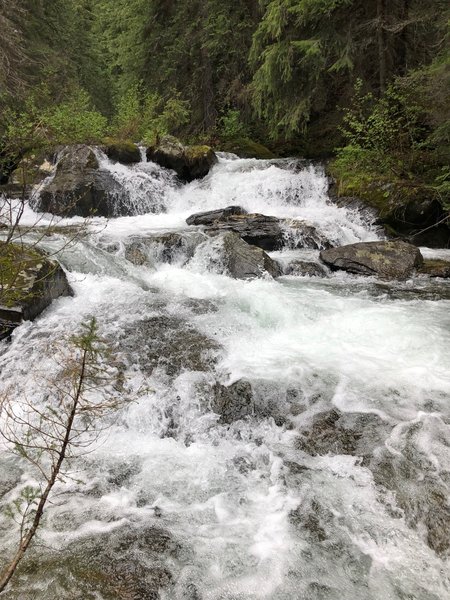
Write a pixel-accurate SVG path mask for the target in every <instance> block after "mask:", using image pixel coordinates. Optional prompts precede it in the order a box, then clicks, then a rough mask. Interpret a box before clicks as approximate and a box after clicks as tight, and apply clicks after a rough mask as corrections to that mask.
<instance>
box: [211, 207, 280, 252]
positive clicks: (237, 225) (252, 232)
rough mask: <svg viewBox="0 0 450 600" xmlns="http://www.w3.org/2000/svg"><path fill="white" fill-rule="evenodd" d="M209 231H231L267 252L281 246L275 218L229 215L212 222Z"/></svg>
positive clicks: (277, 222) (278, 222)
mask: <svg viewBox="0 0 450 600" xmlns="http://www.w3.org/2000/svg"><path fill="white" fill-rule="evenodd" d="M209 231H210V232H218V231H232V232H234V233H237V234H238V235H239V236H240V237H241V238H242V239H243V240H244V242H247V244H251V245H252V246H258V247H259V248H262V249H263V250H266V251H269V252H270V251H272V250H278V249H280V248H281V247H282V246H283V229H282V227H281V225H280V221H279V219H277V218H276V217H269V216H266V215H260V214H243V215H242V214H240V215H230V216H229V217H227V218H226V219H224V220H221V221H216V222H214V223H213V225H212V226H211V227H210V228H209Z"/></svg>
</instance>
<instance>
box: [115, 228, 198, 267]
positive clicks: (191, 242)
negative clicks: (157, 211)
mask: <svg viewBox="0 0 450 600" xmlns="http://www.w3.org/2000/svg"><path fill="white" fill-rule="evenodd" d="M206 239H207V236H206V235H205V234H204V233H202V232H200V231H185V232H166V233H157V234H154V235H149V236H145V237H142V238H132V240H131V243H130V244H128V243H127V244H126V248H125V258H126V259H127V260H129V261H130V262H132V263H133V264H135V265H138V266H142V265H153V263H154V262H155V261H156V262H168V263H173V262H177V263H181V264H185V263H186V262H187V261H188V260H189V259H190V258H192V257H193V256H194V252H195V249H196V248H197V246H198V245H199V244H201V243H202V242H204V241H205V240H206Z"/></svg>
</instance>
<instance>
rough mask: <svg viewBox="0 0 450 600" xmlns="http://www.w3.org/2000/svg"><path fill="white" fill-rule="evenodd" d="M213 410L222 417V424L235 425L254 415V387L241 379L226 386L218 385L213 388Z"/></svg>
mask: <svg viewBox="0 0 450 600" xmlns="http://www.w3.org/2000/svg"><path fill="white" fill-rule="evenodd" d="M211 409H212V410H213V411H214V412H215V413H217V414H218V415H220V421H221V422H222V423H233V422H234V421H239V420H240V419H244V418H245V417H249V416H251V415H253V414H254V405H253V393H252V386H251V384H250V382H249V381H245V380H244V379H240V380H239V381H236V382H235V383H233V384H231V385H228V386H225V385H222V384H220V383H216V385H215V386H214V388H213V400H212V402H211Z"/></svg>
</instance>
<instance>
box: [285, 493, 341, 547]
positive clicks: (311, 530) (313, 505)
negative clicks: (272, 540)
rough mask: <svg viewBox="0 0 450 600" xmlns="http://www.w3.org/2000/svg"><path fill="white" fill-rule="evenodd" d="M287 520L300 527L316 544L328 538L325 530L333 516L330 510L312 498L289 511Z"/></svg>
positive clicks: (328, 527)
mask: <svg viewBox="0 0 450 600" xmlns="http://www.w3.org/2000/svg"><path fill="white" fill-rule="evenodd" d="M289 520H290V521H291V523H292V524H294V525H295V526H296V527H301V528H302V529H303V530H304V531H305V532H306V534H307V536H308V538H309V539H310V541H312V542H313V543H316V544H317V543H320V542H324V541H325V540H327V539H328V533H327V531H328V530H329V529H330V524H331V523H333V521H334V516H333V513H332V512H331V511H329V510H328V509H327V508H325V507H324V506H322V505H321V504H319V502H317V501H316V500H314V499H313V500H310V501H309V502H306V503H302V504H300V505H299V506H298V508H296V509H294V510H293V511H291V512H290V514H289Z"/></svg>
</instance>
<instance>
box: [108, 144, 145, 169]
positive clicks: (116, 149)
mask: <svg viewBox="0 0 450 600" xmlns="http://www.w3.org/2000/svg"><path fill="white" fill-rule="evenodd" d="M102 150H103V151H104V153H105V154H106V156H107V157H108V158H109V159H110V160H114V161H116V162H120V163H123V164H124V165H130V164H133V163H138V162H140V161H141V152H140V150H139V148H138V147H137V146H136V144H133V143H132V142H120V141H117V142H111V143H110V144H108V145H106V146H104V147H103V148H102Z"/></svg>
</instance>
